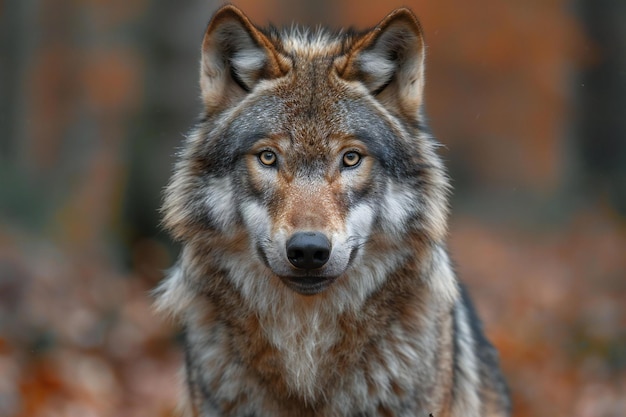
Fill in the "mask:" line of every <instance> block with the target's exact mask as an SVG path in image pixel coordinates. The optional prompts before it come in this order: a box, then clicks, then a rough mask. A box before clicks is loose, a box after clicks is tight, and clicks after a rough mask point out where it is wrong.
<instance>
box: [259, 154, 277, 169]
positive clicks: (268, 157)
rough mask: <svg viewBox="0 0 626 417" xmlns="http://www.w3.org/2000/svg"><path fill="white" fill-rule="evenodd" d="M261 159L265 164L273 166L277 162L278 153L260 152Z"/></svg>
mask: <svg viewBox="0 0 626 417" xmlns="http://www.w3.org/2000/svg"><path fill="white" fill-rule="evenodd" d="M259 161H261V163H262V164H263V165H267V166H272V165H274V164H275V163H276V154H275V153H274V152H272V151H263V152H261V153H260V154H259Z"/></svg>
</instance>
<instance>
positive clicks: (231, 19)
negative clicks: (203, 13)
mask: <svg viewBox="0 0 626 417" xmlns="http://www.w3.org/2000/svg"><path fill="white" fill-rule="evenodd" d="M290 66H291V63H290V61H289V60H288V59H286V58H285V57H284V56H282V55H280V54H279V53H278V52H277V51H276V48H275V47H274V45H273V44H272V43H271V41H270V40H269V39H268V38H267V37H266V36H265V35H264V34H263V33H261V31H259V30H258V29H257V28H255V27H254V25H252V23H251V22H250V20H249V19H248V18H247V17H246V16H245V15H244V14H243V12H242V11H241V10H239V9H238V8H237V7H235V6H232V5H227V6H224V7H222V8H221V9H219V10H218V11H217V12H216V13H215V15H214V16H213V18H212V19H211V22H210V23H209V26H208V27H207V30H206V32H205V34H204V39H203V41H202V60H201V66H200V88H201V90H202V100H203V102H204V104H205V106H206V108H207V111H209V112H213V111H216V110H221V109H225V108H227V107H229V106H231V105H234V104H235V103H236V102H238V101H239V100H241V99H243V97H245V95H246V94H248V93H249V92H250V91H252V90H253V89H254V87H255V86H256V84H257V83H259V82H260V81H261V80H263V79H272V78H278V77H281V76H283V75H285V74H286V73H287V71H289V69H290Z"/></svg>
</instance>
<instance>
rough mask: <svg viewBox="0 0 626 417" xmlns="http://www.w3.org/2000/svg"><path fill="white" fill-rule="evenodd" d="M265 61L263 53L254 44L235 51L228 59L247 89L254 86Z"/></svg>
mask: <svg viewBox="0 0 626 417" xmlns="http://www.w3.org/2000/svg"><path fill="white" fill-rule="evenodd" d="M266 62H267V58H266V56H265V54H264V53H263V52H261V51H260V50H259V49H258V48H256V47H254V46H253V47H251V48H247V49H242V50H240V51H237V52H235V54H233V57H232V58H231V60H230V63H231V65H232V67H233V69H234V71H235V73H236V74H237V76H238V77H239V79H240V80H241V82H242V83H244V84H245V86H246V87H247V88H248V89H249V90H251V89H252V87H253V86H254V83H255V82H256V81H257V79H258V74H259V72H260V71H261V70H262V69H263V67H264V66H265V64H266Z"/></svg>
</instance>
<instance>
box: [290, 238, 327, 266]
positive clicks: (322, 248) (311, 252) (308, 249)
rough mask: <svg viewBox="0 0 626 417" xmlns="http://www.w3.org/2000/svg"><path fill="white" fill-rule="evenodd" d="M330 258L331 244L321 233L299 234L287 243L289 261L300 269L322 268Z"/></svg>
mask: <svg viewBox="0 0 626 417" xmlns="http://www.w3.org/2000/svg"><path fill="white" fill-rule="evenodd" d="M329 257H330V242H329V241H328V238H327V237H326V236H324V234H323V233H320V232H298V233H294V235H293V236H291V237H290V238H289V240H288V241H287V259H289V262H291V264H292V265H293V266H295V267H296V268H299V269H316V268H321V267H322V266H324V264H326V262H328V258H329Z"/></svg>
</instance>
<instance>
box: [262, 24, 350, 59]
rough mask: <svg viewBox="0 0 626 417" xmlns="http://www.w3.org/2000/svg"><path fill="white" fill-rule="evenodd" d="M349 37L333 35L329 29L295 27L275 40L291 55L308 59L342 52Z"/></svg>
mask: <svg viewBox="0 0 626 417" xmlns="http://www.w3.org/2000/svg"><path fill="white" fill-rule="evenodd" d="M347 38H348V37H347V36H346V35H345V34H341V33H331V32H329V31H328V30H327V29H325V28H322V27H319V28H316V29H311V28H302V27H298V26H293V27H291V28H289V29H285V30H283V32H282V33H281V34H280V35H279V36H278V37H276V38H275V39H274V40H275V41H276V42H277V43H279V44H280V46H281V47H282V49H283V50H284V51H285V52H286V53H287V54H289V55H291V56H294V57H299V58H303V59H307V58H310V57H316V56H333V55H338V54H340V53H341V52H342V49H343V45H344V44H345V41H346V39H347Z"/></svg>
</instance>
